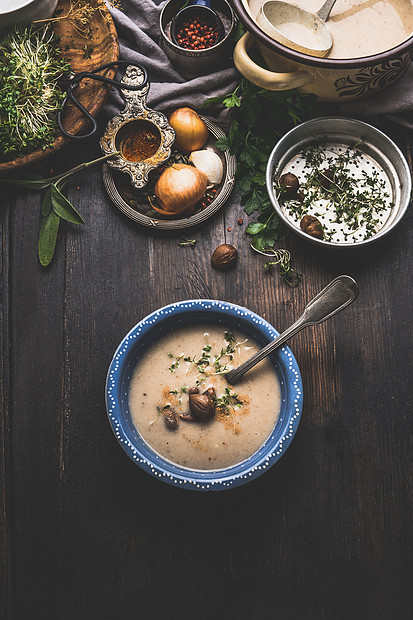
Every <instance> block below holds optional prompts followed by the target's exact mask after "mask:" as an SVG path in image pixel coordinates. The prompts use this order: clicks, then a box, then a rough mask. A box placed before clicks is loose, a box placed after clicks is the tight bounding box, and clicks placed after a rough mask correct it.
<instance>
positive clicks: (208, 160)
mask: <svg viewBox="0 0 413 620" xmlns="http://www.w3.org/2000/svg"><path fill="white" fill-rule="evenodd" d="M189 161H190V162H191V164H193V165H194V166H195V168H198V170H201V171H202V172H204V173H205V174H206V175H207V179H208V183H209V184H210V185H218V184H219V183H221V180H222V175H223V174H224V166H223V165H222V161H221V158H220V156H219V155H218V153H215V151H210V150H209V149H203V150H202V151H193V152H192V153H191V154H190V156H189Z"/></svg>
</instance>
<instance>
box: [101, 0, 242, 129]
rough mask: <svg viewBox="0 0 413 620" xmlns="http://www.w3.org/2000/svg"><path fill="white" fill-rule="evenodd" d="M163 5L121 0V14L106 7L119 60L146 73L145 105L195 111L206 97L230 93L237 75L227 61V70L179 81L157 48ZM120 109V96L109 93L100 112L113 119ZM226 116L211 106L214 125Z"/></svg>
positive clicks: (169, 63)
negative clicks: (118, 51)
mask: <svg viewBox="0 0 413 620" xmlns="http://www.w3.org/2000/svg"><path fill="white" fill-rule="evenodd" d="M182 4H184V1H183V2H182ZM163 5H164V2H161V3H160V2H159V1H158V2H154V1H152V0H122V7H123V11H120V10H119V9H116V8H113V7H109V10H110V12H111V14H112V17H113V20H114V22H115V25H116V30H117V32H118V36H119V46H120V54H119V57H120V59H121V60H126V61H130V63H131V64H133V63H139V64H142V65H144V67H145V68H146V70H147V72H148V78H149V83H150V89H149V94H148V105H149V106H150V107H151V108H153V109H155V110H160V111H164V110H168V109H173V108H178V107H181V106H189V107H192V108H195V109H199V108H200V107H201V105H202V104H204V103H205V102H206V100H207V99H208V98H209V97H218V96H221V95H225V94H227V93H230V92H232V91H233V90H234V89H235V87H236V85H237V82H238V80H239V74H238V72H237V71H236V69H235V68H234V66H233V64H232V63H231V61H229V62H228V63H227V66H222V65H221V66H220V67H217V70H216V71H214V72H213V73H209V74H208V75H205V76H201V77H195V78H192V79H187V78H184V77H182V75H180V73H179V72H178V71H177V70H176V69H175V68H174V66H173V65H172V63H171V61H170V60H169V58H168V56H167V55H166V54H165V52H164V51H163V50H162V49H161V48H160V47H159V38H160V31H159V15H160V12H161V9H162V6H163ZM123 107H124V103H123V101H122V98H121V96H120V95H119V93H118V92H117V91H116V90H115V89H112V91H111V94H110V97H109V99H108V101H107V103H106V105H105V108H104V112H105V115H107V117H111V116H114V115H115V114H118V113H119V111H120V110H122V109H123ZM214 108H215V111H216V112H215V113H214V111H213V110H214ZM209 112H210V111H208V112H206V111H205V112H203V113H204V114H209ZM227 112H228V111H227V110H222V109H221V107H218V106H212V115H213V116H214V118H215V120H217V121H220V122H226V121H227V120H228V114H227Z"/></svg>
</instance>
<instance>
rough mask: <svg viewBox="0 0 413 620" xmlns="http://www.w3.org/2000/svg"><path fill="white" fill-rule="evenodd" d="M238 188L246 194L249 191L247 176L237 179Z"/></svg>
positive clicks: (249, 179)
mask: <svg viewBox="0 0 413 620" xmlns="http://www.w3.org/2000/svg"><path fill="white" fill-rule="evenodd" d="M238 187H239V188H240V189H241V190H242V191H243V192H248V191H249V190H250V189H251V178H250V177H249V176H244V177H241V178H240V179H238Z"/></svg>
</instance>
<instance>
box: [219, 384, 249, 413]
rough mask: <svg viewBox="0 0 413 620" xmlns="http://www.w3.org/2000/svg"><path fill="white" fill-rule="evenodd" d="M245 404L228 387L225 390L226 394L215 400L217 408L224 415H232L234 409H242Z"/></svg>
mask: <svg viewBox="0 0 413 620" xmlns="http://www.w3.org/2000/svg"><path fill="white" fill-rule="evenodd" d="M243 404H244V403H243V401H242V400H241V399H240V398H239V397H238V394H236V393H235V392H233V391H232V390H231V389H230V388H228V387H226V388H225V391H224V394H221V396H218V397H217V398H216V399H215V406H216V407H218V408H219V410H220V412H221V413H223V414H224V415H230V414H231V413H233V410H234V408H239V407H242V405H243Z"/></svg>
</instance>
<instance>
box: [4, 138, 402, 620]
mask: <svg viewBox="0 0 413 620" xmlns="http://www.w3.org/2000/svg"><path fill="white" fill-rule="evenodd" d="M398 137H399V139H400V140H401V141H402V143H403V142H404V140H405V136H403V135H402V134H400V135H399V136H398ZM96 156H98V149H97V146H96V142H94V141H89V142H87V143H86V145H85V146H82V148H81V149H80V148H79V147H78V146H77V145H75V146H73V147H72V146H70V147H69V148H68V149H67V150H65V151H64V152H60V153H56V154H55V155H54V156H53V157H52V158H50V159H49V160H47V162H46V163H45V164H44V170H45V171H46V170H47V171H48V169H50V167H53V168H54V170H55V171H58V170H65V169H67V168H68V167H69V166H72V165H75V164H77V163H79V162H81V161H85V160H86V159H93V158H94V157H96ZM1 191H2V201H1V202H2V205H1V226H2V248H1V252H2V262H1V269H2V278H1V300H2V304H3V312H2V315H1V335H2V344H3V346H2V355H1V362H0V363H1V381H2V397H1V398H2V415H1V418H0V424H1V441H2V445H1V463H0V474H1V484H2V495H1V524H0V525H1V527H0V537H1V559H0V567H1V582H0V599H1V605H0V608H1V611H0V617H1V618H2V620H3V619H7V620H9V619H12V620H15V619H16V620H17V619H18V620H20V619H25V620H32V619H33V620H37V619H38V618H42V619H44V620H49V619H51V620H80V619H85V620H86V619H87V620H94V619H95V618H96V619H99V620H118V619H121V618H122V619H123V618H139V619H142V620H149V619H155V620H164V619H168V620H169V619H171V620H175V619H176V620H186V619H191V620H192V619H194V618H196V619H197V620H198V619H200V620H203V619H205V620H206V619H208V620H209V619H213V618H219V619H221V618H236V619H237V620H251V619H257V620H267V619H268V620H272V619H274V618H277V619H278V618H279V619H281V620H284V619H286V620H295V619H300V620H301V619H303V620H308V619H313V618H314V619H317V620H320V619H322V618H325V619H328V620H330V619H332V620H335V619H341V618H344V619H358V618H361V619H363V620H365V619H374V620H376V619H378V618H380V619H381V618H383V619H386V620H387V619H392V620H393V619H397V620H401V619H407V618H411V617H412V590H413V588H412V545H411V543H412V501H411V492H412V447H413V446H412V430H413V429H412V414H411V404H412V380H411V376H412V363H411V362H412V355H411V350H412V306H413V299H412V290H413V287H412V272H413V259H412V240H413V236H412V235H413V218H412V213H411V210H410V211H409V213H408V214H407V215H406V217H405V218H404V220H403V222H402V223H401V224H400V225H399V226H398V227H397V229H396V230H395V231H394V232H393V233H391V234H390V235H388V236H387V237H386V238H385V239H384V240H383V241H381V242H379V243H377V244H376V245H372V246H371V247H368V248H367V249H364V250H359V251H356V250H354V249H353V250H350V251H326V250H324V249H318V248H316V247H313V246H312V245H311V244H310V243H307V242H305V241H303V240H301V239H299V238H298V237H296V236H294V235H291V236H290V238H289V239H288V240H286V241H285V243H284V245H285V246H286V247H288V248H289V249H290V250H291V253H292V255H293V257H294V264H295V266H296V268H297V270H298V271H300V272H301V273H302V274H303V279H302V282H301V284H300V286H299V287H298V288H296V289H292V288H288V286H286V285H285V284H284V283H283V282H282V280H281V279H280V277H279V276H278V275H277V274H275V275H272V276H271V275H267V274H266V273H265V272H264V270H263V264H264V262H265V259H264V258H263V257H259V256H257V255H256V254H254V253H253V252H252V251H251V250H250V248H249V243H248V238H247V237H246V236H245V234H244V229H245V222H246V220H247V218H246V216H245V215H244V214H243V212H242V207H241V206H240V205H239V201H238V200H237V199H236V198H235V197H233V198H232V200H231V201H230V202H229V203H228V204H227V206H226V208H224V209H222V210H221V211H220V212H219V214H218V215H217V216H216V217H215V218H214V219H213V220H211V221H209V222H207V223H206V224H205V225H204V226H203V227H202V229H199V230H196V231H194V232H191V234H190V236H191V237H195V238H196V239H197V243H196V247H195V248H194V249H192V248H183V247H178V245H177V241H179V239H180V235H175V236H170V235H167V234H155V233H151V232H148V230H146V229H143V228H140V227H138V226H137V225H135V224H133V223H132V222H131V221H129V220H128V219H127V218H126V217H125V216H123V215H122V214H121V213H120V212H119V211H118V210H117V209H116V207H114V206H113V205H112V204H111V202H110V201H109V199H108V197H107V195H106V193H105V190H104V188H103V185H102V180H101V171H100V169H98V168H95V169H92V170H90V171H88V172H87V173H84V174H80V175H79V176H78V177H77V178H76V179H75V180H74V181H72V182H71V183H70V184H69V186H68V195H69V197H70V198H71V200H72V201H73V203H74V204H75V205H76V207H77V208H78V210H79V211H80V212H81V213H82V215H83V216H84V218H85V221H86V224H85V226H84V227H83V228H82V229H81V228H76V227H75V226H72V225H67V226H64V225H61V238H60V239H59V241H58V247H57V251H56V255H55V258H54V260H53V262H52V264H51V265H50V267H49V268H47V269H43V268H42V267H41V266H40V264H39V263H38V261H37V254H36V252H37V238H38V231H39V226H40V195H39V194H38V193H33V192H29V191H27V190H25V189H19V188H15V187H14V188H8V189H4V187H2V189H1ZM239 217H244V225H242V226H239V225H238V224H237V219H238V218H239ZM229 227H231V231H230V232H228V228H229ZM224 241H227V242H230V243H232V244H234V245H235V246H237V247H238V249H239V252H240V260H239V264H238V267H237V268H236V270H235V271H234V272H231V273H228V274H222V273H218V272H215V271H213V270H212V268H211V266H210V256H211V253H212V250H213V249H214V248H215V247H216V246H217V245H218V244H220V243H222V242H224ZM341 273H348V274H350V275H352V276H353V277H354V278H355V279H356V280H357V281H358V283H359V286H360V290H361V293H360V297H359V299H358V301H357V302H356V303H355V304H354V305H353V306H351V307H350V308H349V309H347V310H346V311H345V312H343V313H342V314H340V315H339V316H337V317H334V318H333V319H331V320H330V321H328V322H327V323H325V324H323V325H322V326H318V327H316V328H310V329H308V330H305V331H304V332H302V333H301V334H299V335H298V336H296V337H295V338H294V340H293V341H291V347H292V349H293V352H294V354H295V355H296V358H297V360H298V363H299V366H300V368H301V372H302V376H303V383H304V409H303V415H302V419H301V424H300V427H299V429H298V432H297V435H296V437H295V439H294V441H293V443H292V445H291V447H290V448H289V450H288V451H287V453H286V454H285V455H284V456H283V458H282V459H281V460H280V461H279V462H278V463H277V464H276V465H275V466H274V467H273V468H272V469H271V470H270V471H268V472H267V473H265V474H264V475H263V476H262V477H261V478H259V479H258V480H256V481H254V482H253V483H251V484H249V485H248V484H247V485H245V486H243V487H240V488H238V489H234V490H231V491H226V492H221V493H204V494H203V493H196V492H190V491H184V490H179V489H176V488H172V487H170V486H168V485H166V484H164V483H162V482H160V481H158V480H156V479H153V478H152V477H150V476H149V475H148V474H146V473H144V472H142V471H141V470H140V469H139V468H138V467H137V466H136V465H135V464H134V463H133V462H132V461H130V460H129V459H128V457H127V456H126V454H125V453H124V452H123V451H122V449H121V447H120V446H119V445H118V443H117V441H116V439H115V437H114V436H113V434H112V431H111V429H110V426H109V423H108V420H107V417H106V411H105V403H104V385H105V377H106V371H107V368H108V365H109V363H110V360H111V357H112V354H113V352H114V350H115V349H116V347H117V345H118V343H119V342H120V340H121V339H122V337H123V336H124V335H125V333H126V332H127V331H128V330H129V329H130V328H131V327H132V326H133V325H134V324H135V323H136V322H137V321H139V320H140V319H141V318H142V317H144V316H145V315H146V314H148V313H149V312H151V311H152V310H154V309H156V308H158V307H159V306H161V305H164V304H167V303H168V302H172V301H177V300H183V299H187V298H194V297H195V298H200V297H207V298H216V299H223V300H227V301H231V302H235V303H239V304H242V305H245V306H247V307H248V308H250V309H251V310H253V311H255V312H258V313H259V314H261V315H263V316H264V317H266V318H267V319H268V320H269V321H270V322H271V323H273V324H274V325H275V326H276V327H277V328H278V329H280V330H282V329H284V328H285V327H287V326H288V325H289V324H290V323H291V322H292V321H293V320H294V319H295V318H296V317H297V316H298V315H299V313H301V310H302V309H303V307H304V305H305V304H306V302H307V301H308V300H309V299H310V297H312V296H313V295H314V294H315V293H316V292H318V290H320V289H321V288H322V287H323V286H324V285H325V284H326V283H327V282H328V281H329V280H330V279H331V278H333V277H334V276H337V275H339V274H341Z"/></svg>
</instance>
